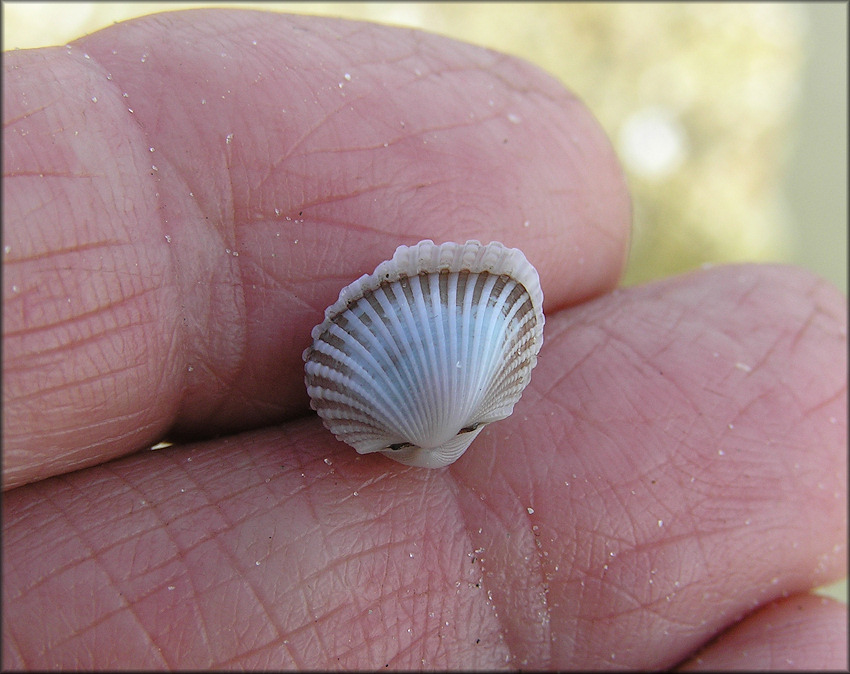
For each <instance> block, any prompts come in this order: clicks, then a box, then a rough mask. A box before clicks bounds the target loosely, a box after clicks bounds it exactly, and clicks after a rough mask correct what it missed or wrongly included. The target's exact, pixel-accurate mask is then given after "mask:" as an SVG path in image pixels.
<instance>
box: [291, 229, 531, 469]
mask: <svg viewBox="0 0 850 674" xmlns="http://www.w3.org/2000/svg"><path fill="white" fill-rule="evenodd" d="M543 322H544V319H543V292H542V290H541V288H540V279H539V277H538V275H537V270H536V269H534V267H532V266H531V264H530V263H529V262H528V260H526V258H525V255H523V254H522V252H521V251H519V250H517V249H516V248H507V247H505V246H503V245H502V244H501V243H497V242H493V243H490V244H487V245H486V246H485V245H483V244H481V243H479V242H478V241H467V242H466V243H464V244H460V243H444V244H441V245H437V244H435V243H434V242H433V241H430V240H426V241H420V242H419V243H418V244H416V245H415V246H399V247H398V249H397V250H396V252H395V254H394V255H393V257H392V259H391V260H387V261H386V262H382V263H381V264H379V265H378V267H377V269H375V271H374V273H372V274H371V275H364V276H361V277H360V278H359V279H358V280H356V281H355V282H354V283H352V284H351V285H348V286H346V287H345V288H343V289H342V290H341V291H340V293H339V299H338V300H337V301H336V302H335V303H334V304H332V305H331V306H330V307H328V308H327V309H326V310H325V319H324V321H323V322H322V323H320V324H319V325H317V326H316V327H315V328H313V332H312V337H313V344H312V346H310V347H308V348H307V349H305V350H304V354H303V358H304V362H305V368H304V370H305V373H306V376H305V383H306V384H307V392H308V393H309V395H310V405H311V407H312V408H313V409H314V410H316V412H318V414H319V416H320V417H321V418H322V421H323V423H324V425H325V426H326V427H327V428H328V430H330V431H331V433H333V434H334V435H335V436H336V437H337V438H338V439H339V440H343V441H344V442H347V443H348V444H349V445H351V446H352V447H354V449H356V450H357V451H358V452H360V453H361V454H368V453H370V452H381V453H382V454H386V455H387V456H389V457H390V458H392V459H395V460H396V461H400V462H401V463H404V464H407V465H410V466H421V467H425V468H439V467H441V466H446V465H448V464H450V463H452V462H453V461H455V460H456V459H457V458H458V457H459V456H460V455H461V454H463V452H464V451H465V450H466V448H467V447H469V445H470V444H471V443H472V441H473V440H474V439H475V437H476V436H477V435H478V434H479V433H480V432H481V430H482V429H483V428H484V426H485V425H486V424H489V423H490V422H493V421H498V420H499V419H504V418H505V417H507V416H509V415H510V414H511V412H512V411H513V408H514V404H516V402H517V401H518V400H519V398H520V396H521V395H522V391H523V389H525V387H526V385H527V384H528V382H529V381H530V380H531V370H532V369H533V368H534V366H535V365H536V363H537V354H538V352H539V351H540V347H541V345H542V344H543Z"/></svg>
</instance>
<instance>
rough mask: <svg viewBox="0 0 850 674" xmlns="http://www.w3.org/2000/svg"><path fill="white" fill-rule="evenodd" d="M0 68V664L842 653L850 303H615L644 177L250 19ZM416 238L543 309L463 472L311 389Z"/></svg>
mask: <svg viewBox="0 0 850 674" xmlns="http://www.w3.org/2000/svg"><path fill="white" fill-rule="evenodd" d="M4 61H5V62H4V65H5V69H6V72H5V75H6V82H5V85H4V106H3V110H4V115H5V118H6V119H5V136H4V139H5V152H4V162H5V163H4V172H5V180H6V185H5V187H6V189H5V191H4V192H5V200H4V223H5V227H4V256H3V260H4V278H3V292H4V321H3V329H4V349H3V358H4V377H3V387H4V393H3V395H4V415H3V437H4V465H3V475H4V487H5V488H9V489H10V490H9V491H7V492H6V493H5V499H4V508H3V533H4V536H3V540H4V550H3V554H4V558H3V562H4V566H3V569H4V579H3V583H4V586H3V590H4V600H5V601H4V610H3V637H4V639H3V657H4V663H5V666H6V667H7V668H15V667H28V668H47V667H81V668H115V667H118V666H124V667H131V668H139V669H141V668H149V667H170V668H223V667H245V668H259V667H267V668H274V669H279V668H285V667H295V666H297V667H303V668H320V669H324V668H332V667H345V668H379V667H384V666H385V665H386V666H389V667H391V668H394V669H401V668H437V669H461V668H475V669H491V668H497V667H502V666H508V667H514V668H516V667H523V668H534V669H537V668H550V667H551V668H561V669H564V668H597V667H599V668H602V667H626V668H663V667H670V666H674V665H676V664H677V663H683V664H684V666H686V667H693V668H699V667H700V666H704V667H707V668H716V667H719V666H721V665H723V664H726V665H731V666H734V667H736V668H749V667H760V666H761V667H787V666H788V665H787V663H786V662H785V658H786V657H788V658H794V660H795V663H794V664H795V665H797V666H800V667H803V668H818V667H828V666H832V667H838V666H845V665H846V616H845V608H844V607H843V606H841V605H839V604H837V603H835V602H831V601H828V600H822V599H820V598H816V597H814V596H812V595H810V594H808V591H809V590H810V589H811V588H812V587H815V586H817V585H820V584H823V583H825V582H829V581H831V580H834V579H837V578H839V577H840V576H841V574H842V572H843V569H844V567H845V564H846V539H845V531H846V512H845V509H846V456H845V448H846V447H845V446H846V424H845V411H846V328H845V326H846V311H845V307H844V301H843V299H842V298H841V297H840V295H839V293H838V292H837V291H836V290H835V289H834V288H832V287H830V286H829V285H827V284H825V283H824V282H822V281H820V280H819V279H817V278H815V277H813V276H812V275H810V274H808V273H806V272H803V271H802V270H798V269H793V268H786V267H773V266H770V267H768V266H752V265H749V266H734V267H721V268H716V269H709V270H702V271H698V272H695V273H692V274H687V275H684V276H680V277H676V278H671V279H666V280H664V281H660V282H657V283H653V284H649V285H646V286H642V287H636V288H628V289H623V290H618V291H616V292H609V291H611V290H612V289H613V288H614V287H615V286H616V283H617V280H618V278H619V276H620V273H621V271H622V267H623V265H624V261H625V256H626V249H627V242H628V230H629V201H628V197H627V192H626V187H625V184H624V181H623V178H622V175H621V173H620V169H619V168H618V166H617V163H616V160H615V158H614V155H613V152H612V150H611V148H610V146H609V145H608V142H607V141H606V139H605V138H604V136H603V134H602V132H601V131H600V129H599V128H598V126H597V125H596V123H595V122H594V121H593V119H592V117H591V115H590V114H589V113H588V112H587V110H586V109H585V108H583V107H582V105H581V104H580V103H579V102H578V101H576V100H575V99H574V98H573V97H572V96H570V95H569V94H568V93H567V92H566V91H564V90H563V88H562V87H561V86H560V85H559V84H557V83H556V82H555V81H553V80H552V79H551V78H549V77H548V76H546V75H545V74H543V73H541V72H540V71H538V70H537V69H535V68H533V67H531V66H529V65H527V64H524V63H522V62H518V61H516V60H514V59H512V58H509V57H506V56H504V55H500V54H496V53H493V52H489V51H485V50H481V49H478V48H473V47H471V46H468V45H464V44H460V43H457V42H453V41H450V40H446V39H443V38H439V37H436V36H432V35H426V34H422V33H419V32H415V31H410V30H402V29H394V28H385V27H379V26H374V25H369V24H361V23H352V22H344V21H333V20H325V19H316V18H303V17H291V16H282V15H275V14H269V13H262V12H247V11H230V10H214V11H203V10H202V11H193V12H178V13H167V14H158V15H152V16H149V17H145V18H143V19H140V20H137V21H133V22H129V23H125V24H119V25H116V26H113V27H111V28H109V29H106V30H103V31H100V32H98V33H95V34H93V35H91V36H88V37H86V38H84V39H81V40H79V41H77V42H76V43H74V44H73V45H72V47H71V48H70V49H66V48H64V47H62V48H58V47H57V48H51V49H40V50H34V51H22V52H12V53H8V54H6V55H5V58H4ZM129 109H132V111H130V110H129ZM717 217H718V218H721V217H723V214H722V213H720V214H718V215H717ZM423 238H432V239H434V240H435V241H444V240H457V241H465V240H467V239H471V238H476V239H479V240H481V241H484V242H486V241H490V240H499V241H502V242H503V243H505V244H506V245H509V246H516V247H519V248H521V249H522V250H523V251H524V252H525V254H526V256H527V257H528V258H529V259H530V260H531V261H532V263H533V264H534V265H535V266H536V267H537V269H538V271H539V272H540V276H541V283H542V286H543V289H544V293H545V309H546V314H547V317H546V331H545V344H544V346H543V350H542V351H541V353H540V360H539V362H538V367H537V368H536V369H535V371H534V373H533V377H532V381H531V384H530V386H529V388H528V389H527V390H526V392H525V393H524V395H523V398H522V400H521V401H520V402H519V403H518V404H517V406H516V408H515V411H514V414H513V416H511V417H510V418H508V419H505V420H503V421H500V422H498V423H495V424H492V425H491V426H489V427H488V428H487V429H485V431H484V432H483V433H482V434H481V435H480V436H479V437H478V439H477V440H476V441H475V442H474V443H473V445H472V446H471V447H470V449H469V450H468V451H467V452H466V453H465V454H464V455H463V456H462V457H461V458H460V459H459V460H458V461H457V462H456V463H455V464H453V465H452V466H450V467H448V468H446V469H441V470H426V469H417V468H408V467H405V466H402V465H400V464H396V463H395V462H392V461H390V460H388V459H386V458H385V457H382V456H376V455H369V456H359V455H357V454H356V453H355V452H354V450H352V449H351V448H349V447H348V446H346V445H344V444H341V443H339V442H337V441H336V440H335V439H334V438H333V436H332V435H331V434H330V433H329V432H328V431H327V430H325V429H324V428H323V427H322V425H321V423H320V421H319V420H318V418H317V417H316V416H315V415H314V414H312V413H309V407H308V401H307V395H306V392H305V390H304V385H303V364H302V362H301V352H302V350H303V349H304V347H306V346H307V345H308V343H309V339H310V329H311V328H312V327H313V325H315V324H316V323H318V322H319V321H320V319H321V316H322V311H323V310H324V308H325V306H327V305H328V304H330V303H331V302H332V301H334V300H335V299H336V296H337V293H338V291H339V289H340V288H341V287H342V286H343V285H345V284H346V283H348V282H349V281H351V280H353V279H354V278H356V277H357V276H359V275H360V274H362V273H368V272H371V271H372V269H374V267H375V265H376V264H377V263H378V262H380V261H382V260H383V259H386V258H388V257H389V256H390V255H391V254H392V252H393V251H394V250H395V247H396V246H397V245H398V244H401V243H408V244H410V243H415V242H416V241H418V240H420V239H423ZM164 436H168V437H171V438H179V439H181V443H180V444H177V445H175V446H173V447H170V448H167V449H162V450H159V451H142V452H137V451H136V450H139V449H142V448H144V447H148V446H150V445H151V444H153V443H154V442H156V441H157V440H159V439H161V438H162V437H164ZM210 438H215V439H210ZM132 452H136V453H134V454H132V455H129V454H131V453H132ZM126 455H129V456H126ZM122 456H124V458H119V457H122ZM75 469H80V470H76V471H75V472H71V471H74V470H75ZM12 488H13V489H12ZM738 621H740V622H738ZM718 635H720V636H719V638H718V639H717V640H716V641H712V640H713V639H714V638H715V637H717V636H718ZM706 644H709V645H708V646H707V647H706V648H705V650H704V651H702V652H701V654H700V656H699V658H697V657H695V655H696V653H697V652H698V650H699V649H700V648H702V647H703V646H706Z"/></svg>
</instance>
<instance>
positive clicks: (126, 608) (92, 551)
mask: <svg viewBox="0 0 850 674" xmlns="http://www.w3.org/2000/svg"><path fill="white" fill-rule="evenodd" d="M60 479H61V478H60ZM66 485H67V486H69V487H73V484H72V482H70V481H67V482H66ZM76 496H77V498H81V499H85V498H86V497H85V494H83V493H81V492H79V491H77V493H76ZM45 498H46V501H47V502H48V503H49V504H50V505H51V507H52V509H53V510H54V512H56V513H57V514H58V515H59V516H60V517H62V519H63V520H64V521H65V524H66V526H67V527H68V529H69V530H70V531H73V532H74V534H75V538H76V539H77V540H78V541H80V542H81V543H82V544H83V545H84V546H85V547H86V549H87V552H88V554H87V556H86V557H85V558H84V559H81V560H80V562H83V561H84V560H85V561H91V562H93V563H95V564H96V565H97V567H98V569H99V570H100V571H101V572H103V574H104V575H105V577H106V578H107V579H108V581H109V583H110V585H111V586H112V589H115V588H116V586H117V583H116V579H115V578H114V576H113V575H112V574H111V573H110V571H109V570H108V569H107V568H106V567H105V566H104V565H103V564H102V563H101V562H100V555H99V554H98V553H97V551H96V547H93V546H92V544H91V542H90V541H88V540H87V538H86V536H85V535H84V531H83V530H82V529H80V528H79V527H77V526H76V525H75V524H74V522H73V520H72V519H71V518H70V517H68V516H67V514H66V513H65V511H64V510H63V509H62V508H61V507H60V506H58V505H57V504H56V503H55V502H54V501H53V500H52V499H51V498H50V495H49V494H45ZM78 564H79V563H78ZM116 599H117V602H118V605H117V606H116V607H115V609H113V610H112V611H107V612H106V613H105V614H104V615H102V616H101V617H100V618H99V619H98V620H95V622H94V623H89V624H87V625H84V626H79V627H76V628H75V629H74V632H73V633H71V634H68V635H67V637H66V639H65V641H70V640H76V639H78V638H80V637H82V636H83V635H84V634H85V632H86V631H91V630H93V629H94V628H95V627H97V625H98V624H100V623H103V622H105V621H106V620H108V619H109V618H110V617H111V616H112V615H115V614H117V613H119V612H124V613H129V615H130V617H131V618H132V620H133V621H134V624H135V626H136V627H137V628H138V630H139V631H140V632H141V634H142V635H143V636H144V637H146V638H147V642H148V646H150V647H152V648H151V649H149V651H148V652H150V651H155V652H159V651H158V649H156V648H155V643H154V641H153V639H152V638H151V636H150V634H149V632H148V631H147V630H146V629H145V627H144V623H143V621H141V620H140V619H139V616H138V615H137V613H136V611H135V609H134V608H133V607H132V606H131V605H130V604H129V603H128V602H127V601H126V600H125V599H124V598H123V597H122V596H121V594H120V593H117V597H116ZM61 645H62V642H61V641H60V642H59V643H54V644H53V647H54V648H56V649H57V651H58V649H59V647H60V646H61ZM60 652H61V651H60Z"/></svg>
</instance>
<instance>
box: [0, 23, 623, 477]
mask: <svg viewBox="0 0 850 674" xmlns="http://www.w3.org/2000/svg"><path fill="white" fill-rule="evenodd" d="M6 69H7V75H8V77H7V85H6V86H5V87H4V114H5V116H6V132H5V137H6V144H7V152H6V153H5V155H4V157H5V166H4V171H5V174H6V177H7V178H8V179H10V183H9V186H10V189H9V190H8V195H9V196H10V197H11V198H7V200H6V202H5V203H4V220H5V222H6V230H5V241H4V243H5V248H4V252H5V255H4V263H5V267H6V269H5V271H6V274H5V275H4V318H5V320H4V370H5V377H4V403H5V411H6V414H5V415H4V437H5V438H6V443H5V445H6V446H5V459H4V486H5V487H9V486H14V485H17V484H22V483H24V482H28V481H32V480H34V479H38V478H41V477H46V476H49V475H52V474H56V473H58V472H63V471H65V470H68V469H71V468H74V467H80V466H84V465H91V464H94V463H98V462H100V461H103V460H106V459H107V458H110V457H113V456H117V455H120V454H123V453H126V452H129V451H133V450H135V449H138V448H140V447H143V446H146V445H148V444H150V443H151V442H154V441H156V440H157V439H158V438H161V437H162V436H163V435H164V434H166V433H169V432H171V433H178V434H180V433H182V434H185V435H193V436H197V435H204V434H211V433H216V432H229V431H232V430H236V429H242V428H247V427H252V426H258V425H262V424H267V423H273V422H278V421H280V420H282V419H285V418H288V417H292V416H295V415H298V414H301V413H303V412H304V411H306V409H307V397H306V394H305V391H304V387H303V381H302V363H301V359H300V354H301V351H302V350H303V349H304V347H305V346H307V344H308V342H309V334H310V329H311V328H312V326H313V325H315V324H316V323H317V322H319V320H320V319H321V315H322V311H323V309H324V307H325V306H327V305H328V304H330V303H331V302H332V301H333V300H334V299H335V298H336V295H337V293H338V292H339V289H340V288H341V287H342V286H343V285H345V284H347V283H348V282H350V281H352V280H354V279H355V278H356V277H358V276H359V275H361V274H363V273H366V272H370V271H371V270H372V269H373V268H374V267H375V266H376V265H377V263H378V262H380V261H381V260H383V259H386V258H388V257H390V256H391V254H392V252H393V250H394V249H395V247H396V246H397V245H398V244H401V243H413V242H416V241H418V240H420V239H423V238H431V239H434V240H435V241H445V240H466V239H469V238H477V239H479V240H482V241H490V240H500V241H502V242H503V243H505V244H506V245H509V246H516V247H519V248H522V249H523V251H524V252H525V253H526V255H527V257H528V258H529V259H530V260H531V261H532V262H533V263H534V264H535V266H536V267H537V268H538V270H539V272H540V275H541V280H542V284H543V288H544V292H545V295H546V308H547V310H552V309H555V308H558V307H561V306H564V305H567V304H571V303H576V302H579V301H582V300H583V299H586V298H589V297H592V296H594V295H597V294H599V293H601V292H604V291H605V290H607V289H610V288H611V287H613V286H614V285H615V284H616V282H617V280H618V278H619V275H620V272H621V270H622V267H623V264H624V259H625V253H626V246H627V239H628V224H629V202H628V196H627V192H626V188H625V184H624V181H623V178H622V175H621V173H620V170H619V168H618V166H617V163H616V160H615V158H614V155H613V152H612V150H611V148H610V146H609V144H608V142H607V140H606V139H605V137H604V134H603V133H602V131H601V130H600V128H599V127H598V125H597V124H596V122H595V120H594V119H593V118H592V116H591V115H590V113H589V112H588V111H587V110H586V109H585V108H584V107H583V106H582V105H581V104H580V103H579V102H578V101H577V100H576V99H575V98H574V97H573V96H572V95H571V94H570V93H569V92H567V91H566V90H565V89H564V88H563V87H562V86H561V85H560V84H558V83H557V82H556V81H554V80H553V79H552V78H551V77H549V76H548V75H546V74H545V73H542V72H541V71H539V70H538V69H536V68H534V67H533V66H530V65H529V64H527V63H524V62H521V61H518V60H516V59H513V58H510V57H507V56H505V55H502V54H498V53H495V52H491V51H487V50H484V49H480V48H476V47H472V46H470V45H465V44H462V43H458V42H454V41H452V40H448V39H444V38H440V37H437V36H434V35H428V34H424V33H421V32H417V31H413V30H408V29H396V28H389V27H383V26H377V25H371V24H365V23H358V22H350V21H342V20H330V19H319V18H309V17H294V16H286V15H277V14H270V13H265V12H253V11H237V10H198V11H190V12H170V13H166V14H160V15H152V16H148V17H145V18H143V19H139V20H136V21H132V22H128V23H124V24H118V25H116V26H113V27H111V28H109V29H106V30H103V31H100V32H98V33H95V34H93V35H91V36H88V37H86V38H83V39H81V40H79V41H77V42H76V43H74V44H73V45H71V46H70V47H69V48H53V49H44V50H34V51H23V52H15V53H12V54H8V55H7V58H6Z"/></svg>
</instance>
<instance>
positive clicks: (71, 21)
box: [3, 2, 848, 601]
mask: <svg viewBox="0 0 850 674" xmlns="http://www.w3.org/2000/svg"><path fill="white" fill-rule="evenodd" d="M211 6H219V7H220V6H227V5H226V4H218V3H180V2H165V3H153V2H151V3H146V2H133V3H110V2H80V3H73V2H67V3H66V2H63V3H40V2H26V3H23V2H21V3H16V2H5V3H3V48H4V49H5V50H8V49H18V48H19V49H26V48H32V47H42V46H49V45H64V44H65V43H67V42H69V41H71V40H73V39H75V38H77V37H80V36H81V35H84V34H86V33H90V32H93V31H96V30H98V29H100V28H103V27H106V26H109V25H110V24H112V23H113V22H116V21H123V20H126V19H130V18H133V17H137V16H143V15H146V14H151V13H154V12H159V11H174V10H178V9H184V8H188V7H211ZM231 6H237V7H240V8H257V9H264V10H267V11H279V12H296V13H303V14H315V15H325V16H338V17H344V18H352V19H365V20H369V21H376V22H379V23H387V24H393V25H403V26H409V27H415V28H421V29H424V30H428V31H431V32H435V33H440V34H443V35H447V36H450V37H454V38H457V39H460V40H464V41H466V42H472V43H474V44H478V45H482V46H485V47H490V48H492V49H497V50H499V51H502V52H507V53H510V54H513V55H516V56H519V57H521V58H524V59H526V60H528V61H531V62H533V63H535V64H537V65H539V66H540V67H541V68H543V69H544V70H547V71H548V72H550V73H551V74H552V75H554V76H555V77H557V78H558V79H559V80H560V81H561V82H563V84H564V85H566V86H567V87H568V88H570V89H572V90H573V91H574V92H575V93H576V94H578V96H579V97H580V98H581V99H582V100H583V101H584V102H585V103H586V104H587V106H588V107H589V108H590V109H591V110H592V111H593V112H594V114H595V115H596V117H597V118H598V119H599V121H600V123H601V124H602V126H603V128H604V129H605V130H606V131H607V133H608V135H609V137H610V138H611V140H612V142H613V144H614V147H615V148H616V150H617V152H618V154H619V156H620V159H621V161H622V163H623V165H624V166H625V169H626V173H627V176H628V180H629V184H630V187H631V191H632V196H633V203H634V237H633V242H632V250H631V255H630V259H629V265H628V268H627V271H626V276H625V279H624V283H625V284H634V283H639V282H642V281H646V280H649V279H652V278H658V277H661V276H667V275H669V274H672V273H676V272H680V271H684V270H687V269H692V268H694V267H697V266H700V265H702V264H707V263H722V262H733V261H742V260H748V261H765V262H768V261H773V262H791V263H795V264H800V265H803V266H805V267H808V268H809V269H811V270H813V271H814V272H816V273H818V274H820V275H822V276H824V277H826V278H827V279H829V280H831V281H832V282H834V283H835V284H837V285H838V286H839V288H841V290H842V291H843V292H844V294H845V295H846V294H847V266H848V263H847V254H848V253H847V229H848V223H847V121H848V118H847V58H848V57H847V7H848V6H847V4H845V3H837V2H836V3H816V2H807V3H785V2H783V3H762V2H759V3H752V4H750V3H741V4H738V3H735V4H732V3H720V4H714V3H658V4H655V3H617V4H608V3H539V4H538V3H528V2H522V3H464V2H452V3H413V2H401V3H392V2H378V3H353V2H352V3H322V2H314V3H294V2H291V3H290V2H265V3H250V2H240V3H232V4H231ZM824 592H826V593H828V594H830V595H832V596H836V597H839V598H842V599H844V601H846V595H847V585H846V581H845V582H844V583H840V584H838V585H835V586H832V587H830V588H827V589H826V590H824Z"/></svg>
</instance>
